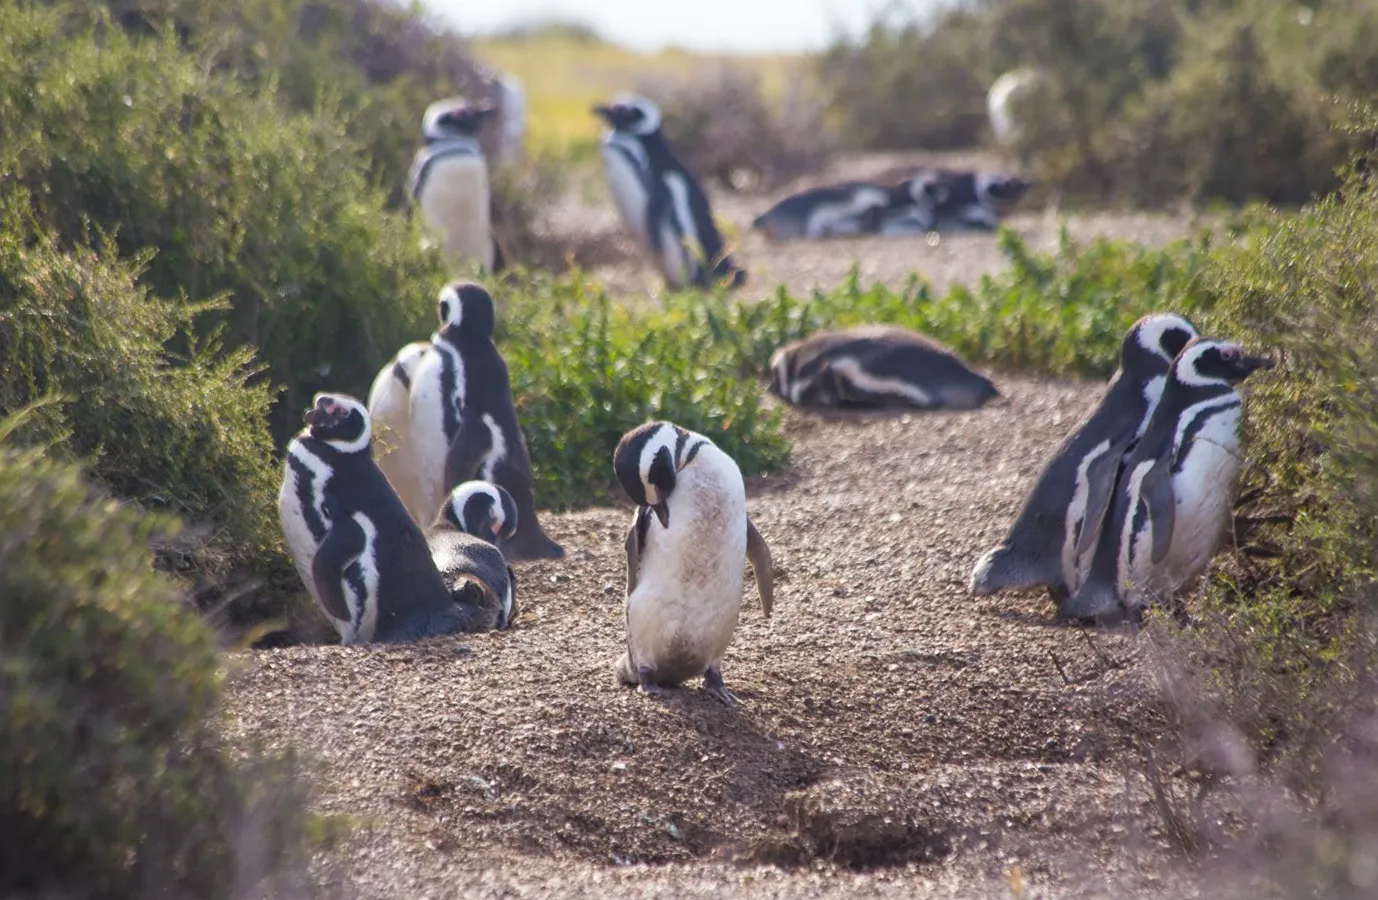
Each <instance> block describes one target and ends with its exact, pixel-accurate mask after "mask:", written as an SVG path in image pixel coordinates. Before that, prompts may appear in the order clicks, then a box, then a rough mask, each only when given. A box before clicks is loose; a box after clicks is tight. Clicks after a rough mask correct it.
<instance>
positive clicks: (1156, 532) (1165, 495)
mask: <svg viewBox="0 0 1378 900" xmlns="http://www.w3.org/2000/svg"><path fill="white" fill-rule="evenodd" d="M1139 496H1140V497H1141V498H1142V499H1143V501H1144V503H1145V504H1147V506H1148V518H1149V521H1150V522H1151V523H1152V535H1153V555H1152V557H1151V558H1152V560H1153V562H1154V564H1155V565H1156V564H1157V563H1160V562H1162V561H1163V557H1165V556H1167V551H1168V548H1169V547H1170V546H1172V526H1173V518H1174V516H1175V514H1176V509H1177V500H1176V497H1175V495H1174V494H1173V491H1172V469H1171V468H1170V467H1169V465H1168V463H1167V461H1166V460H1163V459H1160V460H1158V461H1157V462H1156V463H1154V464H1153V468H1151V469H1149V470H1148V474H1146V475H1145V476H1144V479H1143V481H1142V482H1141V483H1140V484H1139Z"/></svg>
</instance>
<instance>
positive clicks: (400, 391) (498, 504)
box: [278, 283, 773, 704]
mask: <svg viewBox="0 0 1378 900" xmlns="http://www.w3.org/2000/svg"><path fill="white" fill-rule="evenodd" d="M439 313H440V319H441V328H440V329H439V330H438V331H437V332H436V334H435V335H433V336H432V338H431V341H430V342H429V343H418V344H409V345H407V346H406V347H404V348H403V349H402V350H401V351H400V352H399V353H398V356H397V358H396V359H395V360H394V361H393V362H392V363H390V364H389V365H388V366H386V367H385V368H384V369H383V371H381V372H380V373H379V375H378V378H377V379H375V381H374V384H373V388H372V389H371V391H370V397H369V405H368V407H365V406H364V404H362V403H360V402H359V401H358V400H356V399H354V398H353V397H349V396H347V395H343V394H319V395H317V396H316V398H315V400H314V405H313V406H312V407H311V409H309V410H308V411H307V412H306V415H305V421H306V428H304V429H303V430H302V431H301V432H300V433H298V434H297V435H296V437H294V438H293V440H292V441H291V443H290V444H289V445H288V449H287V460H286V463H285V465H284V471H283V483H282V487H281V490H280V491H279V495H278V511H279V515H280V517H281V521H282V528H283V534H284V537H285V539H286V542H287V546H288V549H289V551H290V552H291V554H292V557H293V560H294V563H295V565H296V568H297V571H298V574H299V575H300V576H301V578H302V581H303V582H304V583H305V585H306V587H307V589H308V591H309V592H310V593H311V595H312V597H313V598H314V599H315V600H316V602H317V603H318V604H319V605H320V607H321V609H322V610H323V611H324V612H325V614H326V616H327V617H328V618H329V619H330V621H331V623H332V624H333V625H334V626H335V628H336V630H337V631H338V632H339V633H340V637H341V640H342V642H344V643H356V642H368V641H385V642H390V641H410V640H417V639H420V638H424V637H430V636H434V635H441V634H451V633H455V632H466V631H467V632H474V631H487V630H492V629H505V628H507V627H508V626H509V625H510V624H511V622H512V619H513V617H514V616H515V614H516V576H515V573H514V572H513V571H512V569H511V567H510V566H509V565H508V560H519V559H536V558H558V557H560V556H563V555H564V551H563V549H562V548H560V546H559V545H558V544H556V543H555V542H554V541H551V540H550V538H548V537H547V536H546V535H545V534H544V532H543V531H542V530H541V529H540V526H539V525H538V524H536V519H535V501H534V497H533V496H532V488H531V485H532V481H531V471H530V461H529V459H528V456H527V452H526V446H525V439H524V437H523V436H522V433H521V428H520V426H519V425H518V423H517V418H516V412H515V409H514V406H513V403H512V394H511V387H510V383H509V381H508V377H507V368H506V364H505V363H504V362H503V360H502V357H501V356H500V355H499V354H498V352H497V348H496V346H494V345H493V342H492V333H493V321H494V310H493V300H492V296H491V295H490V294H489V293H488V292H487V291H486V290H484V289H483V288H482V287H480V286H479V285H476V284H466V283H460V284H455V285H449V286H447V287H446V288H444V289H443V290H442V291H441V294H440V300H439ZM404 398H405V402H404ZM375 422H385V423H386V424H387V426H388V427H389V429H390V430H391V431H392V432H393V447H392V448H391V449H390V450H389V451H388V452H386V453H385V454H384V455H383V456H382V460H383V461H388V462H386V466H381V465H380V462H379V461H375V459H374V456H373V426H374V424H375ZM384 468H386V469H387V472H386V474H385V471H384ZM613 468H614V472H615V473H616V476H617V478H618V481H619V482H620V483H621V485H622V487H623V489H624V490H625V491H626V492H627V495H628V496H629V497H630V498H631V499H632V500H633V502H635V503H636V504H637V512H636V515H635V517H634V519H633V523H632V526H631V528H630V530H629V533H628V536H627V543H626V551H627V610H626V625H627V653H626V655H625V656H623V657H622V658H621V659H620V660H619V661H618V663H617V666H616V670H617V673H618V676H619V677H620V678H621V680H622V681H624V682H625V683H627V684H630V685H639V686H640V687H641V688H642V689H643V690H645V691H647V692H652V693H654V692H659V691H661V690H663V689H664V688H665V687H668V686H673V685H677V684H679V683H681V682H683V681H684V680H686V679H688V678H692V677H697V676H699V675H702V676H703V677H704V689H705V691H706V692H707V693H708V694H709V695H710V696H713V697H716V698H718V699H720V700H722V701H724V702H726V703H729V704H730V703H731V702H733V698H732V695H731V694H730V693H729V692H728V691H727V689H726V687H725V686H724V685H723V681H722V674H721V664H722V657H723V655H724V654H725V653H726V651H727V647H728V644H729V643H730V642H731V639H732V634H733V632H734V631H735V629H736V623H737V620H738V616H739V614H740V610H741V596H742V582H743V566H742V563H743V560H744V559H749V560H750V562H751V565H752V568H753V570H754V572H755V577H756V581H757V585H758V589H759V591H760V595H761V603H762V607H763V609H764V611H765V613H766V615H767V616H769V615H770V611H771V603H772V599H773V589H772V584H773V582H772V568H771V558H770V550H769V548H768V547H767V545H766V543H765V540H764V539H763V538H762V537H761V535H760V533H759V532H758V531H757V530H756V528H755V526H754V525H752V524H751V522H750V521H749V520H748V518H747V515H746V489H745V485H744V482H743V480H742V474H741V471H740V469H739V468H738V467H737V464H736V463H735V462H734V461H733V460H732V458H731V457H729V456H728V455H727V454H725V453H723V452H722V451H721V450H720V449H718V447H716V446H715V445H714V444H713V443H712V442H711V441H710V440H708V438H706V437H704V436H703V435H699V434H695V433H694V432H690V431H688V430H686V429H684V428H681V427H679V426H677V425H674V424H672V423H669V422H650V423H647V424H644V425H642V426H640V427H638V428H636V429H634V430H632V431H630V432H628V433H627V434H626V435H624V436H623V438H622V440H621V441H620V442H619V444H618V446H617V449H616V451H615V452H614V455H613ZM450 485H453V487H448V486H450ZM447 490H448V494H447V493H446V491H447ZM514 494H515V499H514V496H513V495H514ZM432 511H434V512H432ZM418 523H429V526H428V527H427V528H425V530H423V527H422V525H421V524H418Z"/></svg>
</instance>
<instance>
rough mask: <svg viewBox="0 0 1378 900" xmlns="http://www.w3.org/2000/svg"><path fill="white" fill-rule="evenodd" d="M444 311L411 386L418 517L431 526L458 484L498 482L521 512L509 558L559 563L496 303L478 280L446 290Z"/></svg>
mask: <svg viewBox="0 0 1378 900" xmlns="http://www.w3.org/2000/svg"><path fill="white" fill-rule="evenodd" d="M437 308H438V312H439V316H440V329H439V330H438V331H436V333H435V334H434V335H433V336H432V337H431V346H430V349H429V350H427V351H426V352H425V353H424V354H423V355H422V356H421V359H420V361H419V362H418V363H417V366H416V371H415V373H414V375H413V377H412V385H411V438H410V443H411V444H412V448H413V452H414V454H415V459H416V476H417V479H416V481H417V503H418V505H417V507H416V508H415V509H413V510H412V515H413V516H414V517H415V518H416V520H417V521H418V522H428V521H430V520H431V519H432V518H433V517H434V515H435V511H436V510H437V509H439V508H440V504H441V502H442V501H443V500H444V498H445V496H446V495H447V494H448V493H449V492H450V490H451V489H452V488H454V487H455V486H456V485H459V484H462V483H463V482H466V481H472V480H475V479H480V480H483V481H490V482H492V483H494V484H497V485H500V486H501V487H503V488H504V489H505V490H507V492H508V493H510V494H511V495H512V497H513V499H515V500H516V503H517V509H518V511H519V512H520V514H521V515H520V519H519V521H518V523H517V530H516V533H514V534H513V535H512V536H511V537H510V538H507V539H504V540H501V541H499V542H498V549H500V550H501V551H502V553H503V556H505V557H506V558H507V559H508V560H510V561H514V562H515V561H519V560H530V559H558V558H559V557H561V556H563V555H564V550H563V549H562V548H561V547H560V545H559V544H557V543H555V542H554V541H552V540H551V539H550V538H549V537H547V536H546V534H545V532H544V531H542V530H541V525H540V523H539V522H538V521H537V519H536V497H535V493H534V484H533V482H532V477H531V459H530V457H529V456H528V454H527V449H526V437H525V436H524V435H523V434H522V430H521V426H520V424H519V423H518V422H517V411H516V407H515V405H514V404H513V402H512V386H511V382H510V380H509V378H508V374H507V363H505V362H504V361H503V358H502V355H501V354H500V353H499V352H498V348H497V346H496V345H495V344H494V343H493V327H494V323H495V319H496V314H495V312H494V309H493V297H492V295H491V294H489V293H488V291H486V290H485V289H484V288H483V287H481V286H480V285H477V284H474V283H473V282H463V281H461V282H455V283H453V284H449V285H446V286H445V287H444V288H442V289H441V291H440V297H439V301H438V303H437Z"/></svg>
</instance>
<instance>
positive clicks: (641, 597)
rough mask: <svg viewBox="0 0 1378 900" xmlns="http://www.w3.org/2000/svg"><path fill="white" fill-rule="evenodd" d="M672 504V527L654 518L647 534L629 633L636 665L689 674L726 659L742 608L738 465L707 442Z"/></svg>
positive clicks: (742, 514) (742, 505)
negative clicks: (724, 656)
mask: <svg viewBox="0 0 1378 900" xmlns="http://www.w3.org/2000/svg"><path fill="white" fill-rule="evenodd" d="M669 508H670V527H669V528H662V527H661V525H660V523H659V521H655V520H653V521H652V522H651V524H650V528H649V529H648V531H647V534H646V541H645V545H644V547H643V549H642V556H641V569H640V574H639V578H638V580H637V586H636V589H635V590H634V591H633V592H632V594H631V596H630V597H628V598H627V639H628V644H629V647H630V650H631V654H632V659H633V661H634V662H635V664H636V665H638V666H651V667H652V668H654V669H656V670H657V672H659V673H661V674H662V676H663V677H667V678H671V679H676V680H682V679H684V678H691V677H694V676H695V675H699V674H702V672H703V671H704V669H706V668H707V667H708V666H709V665H712V664H716V663H717V662H718V661H719V660H721V658H722V656H723V654H724V653H725V652H726V651H727V647H728V645H729V644H730V643H731V642H732V634H733V632H734V631H735V630H736V627H737V619H738V615H739V614H740V612H741V606H742V582H743V573H744V569H745V561H746V492H745V490H744V488H743V486H742V479H741V473H740V471H739V470H738V469H737V466H736V464H735V463H734V462H732V460H731V459H730V458H729V457H728V456H727V455H726V454H724V453H722V451H720V450H718V449H717V448H709V447H705V448H704V449H703V450H702V451H700V453H699V458H698V459H696V460H695V461H694V463H693V464H692V465H690V466H688V467H687V468H685V469H684V470H683V471H682V472H681V473H680V480H679V483H678V484H677V485H676V487H675V491H674V493H673V494H672V495H671V497H670V501H669Z"/></svg>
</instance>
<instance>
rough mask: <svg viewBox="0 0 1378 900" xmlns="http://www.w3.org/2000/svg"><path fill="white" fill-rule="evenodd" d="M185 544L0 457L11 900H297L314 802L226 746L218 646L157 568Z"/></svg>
mask: <svg viewBox="0 0 1378 900" xmlns="http://www.w3.org/2000/svg"><path fill="white" fill-rule="evenodd" d="M174 528H175V526H174V523H173V521H172V520H171V519H166V518H151V517H149V516H147V515H145V514H142V513H140V512H138V511H136V510H134V509H131V508H127V507H123V506H121V505H120V504H118V503H117V502H115V501H112V500H109V499H107V498H106V497H105V496H104V495H103V494H101V493H99V492H96V491H94V490H93V489H92V488H91V487H89V486H88V485H87V484H86V483H85V482H84V481H83V480H82V478H81V475H80V472H79V470H78V469H77V468H76V467H75V466H72V465H68V464H63V463H57V462H53V461H51V460H49V459H47V458H45V457H44V456H43V455H41V454H40V453H38V452H36V451H27V452H19V451H16V450H13V449H11V448H9V447H6V446H4V444H3V443H2V442H0V697H3V698H4V701H3V702H0V894H4V895H5V896H14V895H17V894H23V895H30V896H82V897H97V898H105V897H109V898H115V897H170V896H186V897H193V896H194V897H227V898H228V897H243V896H251V895H253V896H261V894H259V893H258V891H260V890H262V889H264V888H267V889H269V890H271V889H273V888H279V889H283V888H289V887H293V886H294V882H293V881H292V880H291V879H293V878H294V875H295V873H296V872H297V871H299V866H300V864H301V863H302V850H303V846H304V844H303V837H304V834H305V829H304V825H305V823H304V815H305V813H304V803H305V800H306V797H305V791H304V789H303V785H302V783H301V782H300V781H299V780H298V778H297V776H296V775H295V773H294V769H295V764H294V763H293V761H292V759H291V758H290V757H279V758H270V757H265V756H262V755H259V754H257V753H253V752H250V753H247V754H246V753H244V752H242V751H243V748H235V747H231V746H228V745H227V744H226V743H225V741H224V739H223V738H222V737H221V727H220V726H221V723H220V714H221V713H220V702H221V675H220V670H219V663H218V660H217V657H216V648H215V641H214V639H213V637H212V635H211V633H210V631H209V630H208V629H207V627H206V626H205V625H204V624H203V623H202V621H201V620H200V618H199V617H198V616H197V615H196V614H195V613H194V612H193V611H192V609H191V608H190V607H189V606H188V605H187V604H186V603H185V602H184V601H183V600H182V598H181V597H179V596H178V592H177V590H176V588H175V586H174V585H173V584H172V582H171V581H169V580H168V579H167V578H165V577H163V576H161V575H158V574H156V573H154V572H153V571H152V567H151V559H150V554H149V550H148V546H149V542H150V541H151V540H153V539H154V538H155V537H157V536H158V535H160V534H163V533H165V532H169V531H171V530H174ZM295 886H300V885H295Z"/></svg>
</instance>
